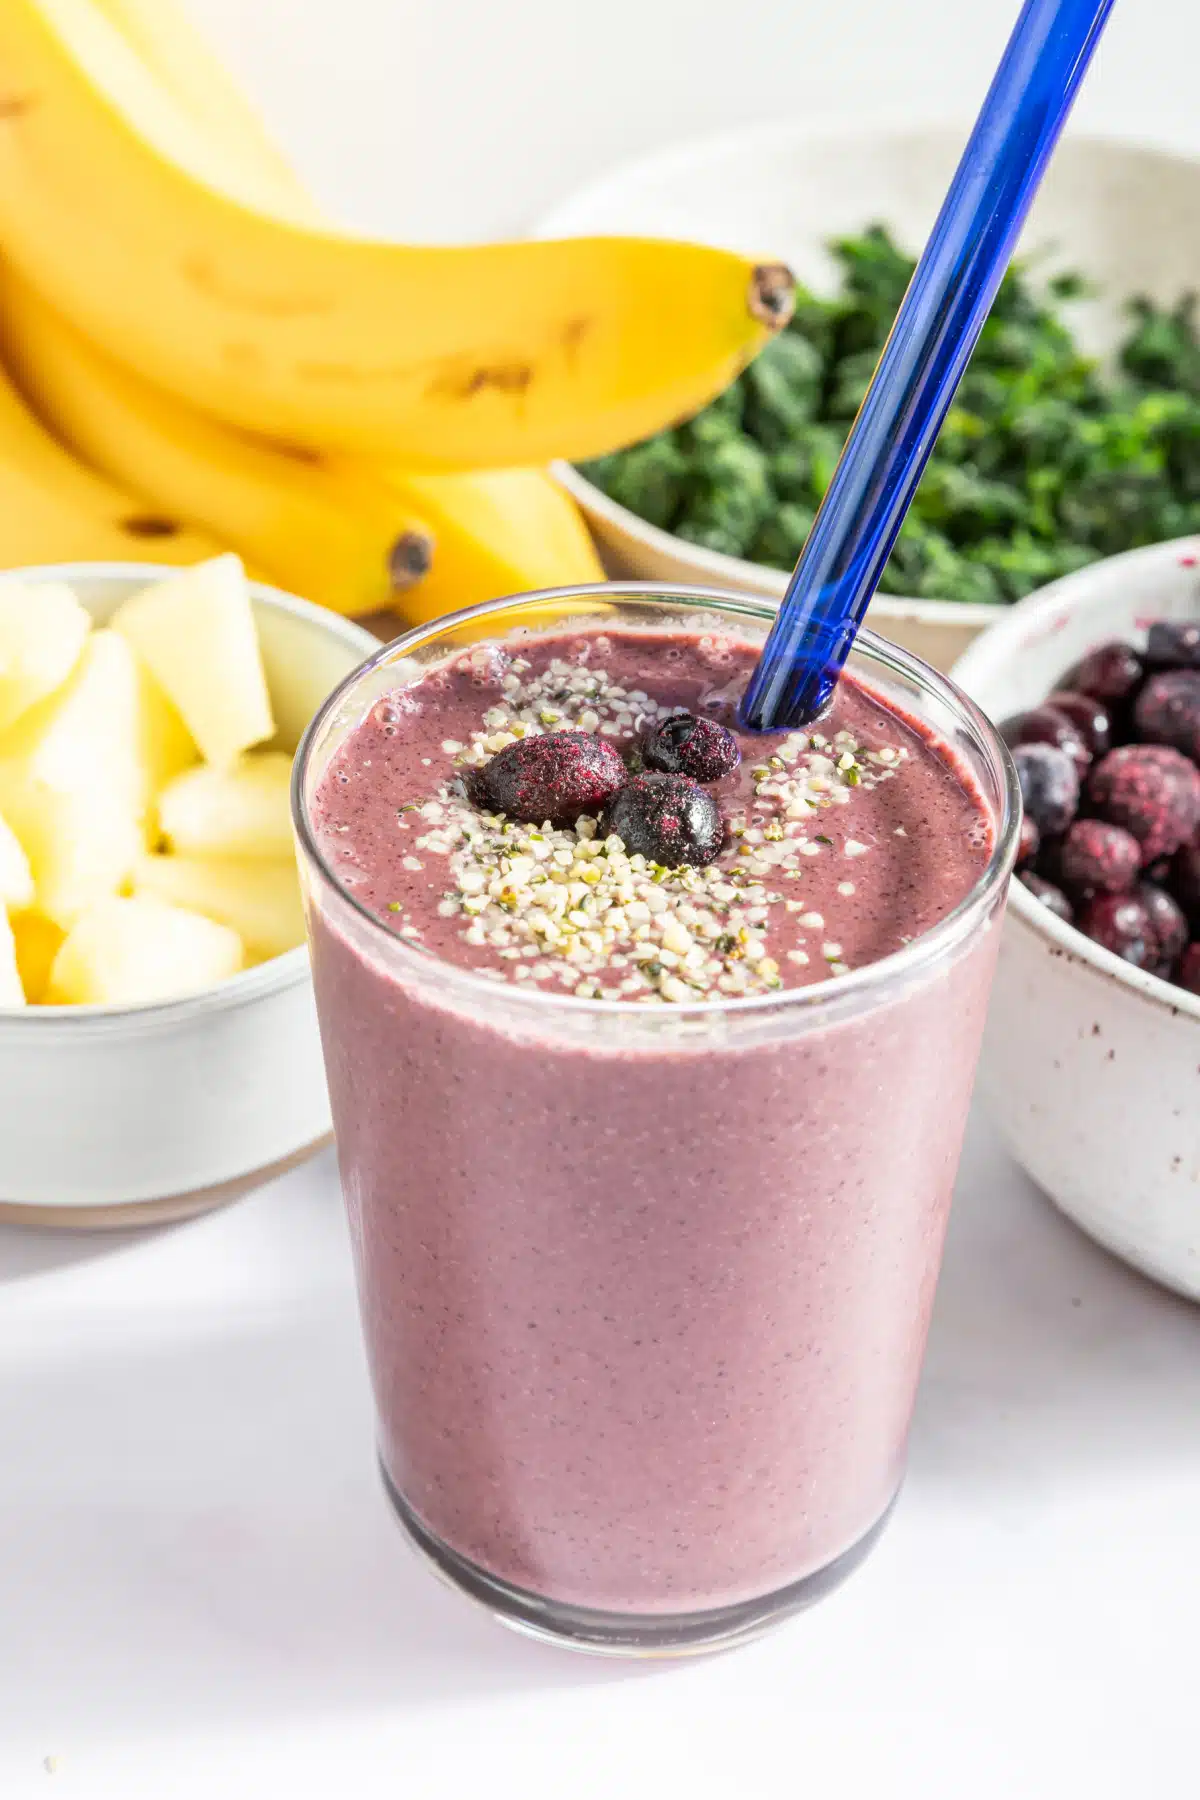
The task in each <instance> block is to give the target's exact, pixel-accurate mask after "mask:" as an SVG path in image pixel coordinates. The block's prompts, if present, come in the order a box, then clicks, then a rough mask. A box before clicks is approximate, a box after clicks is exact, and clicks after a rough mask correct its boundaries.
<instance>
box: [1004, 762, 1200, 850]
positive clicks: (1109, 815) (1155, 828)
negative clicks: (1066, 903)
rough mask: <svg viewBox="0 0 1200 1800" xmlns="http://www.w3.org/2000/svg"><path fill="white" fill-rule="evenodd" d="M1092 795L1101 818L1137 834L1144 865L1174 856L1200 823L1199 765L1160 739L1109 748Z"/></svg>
mask: <svg viewBox="0 0 1200 1800" xmlns="http://www.w3.org/2000/svg"><path fill="white" fill-rule="evenodd" d="M1024 754H1025V755H1032V754H1033V751H1032V747H1031V749H1030V750H1028V751H1025V752H1024ZM1087 796H1088V801H1089V803H1090V805H1091V808H1092V811H1093V812H1095V813H1097V814H1098V815H1099V816H1100V818H1102V819H1107V820H1108V822H1109V824H1110V825H1123V826H1124V828H1125V830H1126V831H1131V832H1132V833H1133V835H1134V837H1135V838H1136V839H1137V841H1138V843H1139V844H1140V845H1141V846H1142V864H1143V866H1145V865H1147V864H1149V863H1152V862H1156V861H1157V860H1158V858H1159V857H1160V856H1172V855H1174V853H1175V851H1176V850H1178V848H1179V846H1180V844H1184V843H1186V842H1187V841H1188V839H1189V838H1190V837H1191V836H1192V834H1193V833H1194V832H1195V830H1196V827H1197V825H1198V824H1200V770H1198V769H1197V768H1196V766H1195V764H1194V763H1191V762H1189V761H1188V759H1187V757H1186V756H1181V755H1180V753H1179V751H1178V750H1171V749H1168V748H1167V747H1166V746H1164V745H1161V744H1122V745H1121V746H1120V748H1119V749H1116V750H1110V751H1109V753H1108V755H1107V756H1106V757H1104V758H1103V759H1102V760H1101V761H1100V762H1098V763H1097V764H1096V766H1095V768H1094V769H1093V770H1092V773H1091V776H1090V778H1089V780H1088V788H1087Z"/></svg>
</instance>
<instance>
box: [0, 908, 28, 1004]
mask: <svg viewBox="0 0 1200 1800" xmlns="http://www.w3.org/2000/svg"><path fill="white" fill-rule="evenodd" d="M24 1004H25V989H24V987H23V986H22V985H21V972H20V970H19V969H18V968H17V946H16V944H15V943H14V942H13V929H12V926H11V925H10V924H9V922H8V914H7V913H6V912H5V910H4V908H3V907H2V906H0V1006H24Z"/></svg>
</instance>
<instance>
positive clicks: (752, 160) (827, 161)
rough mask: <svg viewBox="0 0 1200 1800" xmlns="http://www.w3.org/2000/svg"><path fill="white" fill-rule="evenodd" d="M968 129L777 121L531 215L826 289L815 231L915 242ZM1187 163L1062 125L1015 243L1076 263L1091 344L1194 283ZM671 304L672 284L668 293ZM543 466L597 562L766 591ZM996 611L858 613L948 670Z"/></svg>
mask: <svg viewBox="0 0 1200 1800" xmlns="http://www.w3.org/2000/svg"><path fill="white" fill-rule="evenodd" d="M968 130H969V126H968V125H967V124H966V123H963V124H962V125H958V126H937V127H928V126H926V127H920V128H916V127H911V126H900V125H896V126H881V125H879V124H878V123H876V122H872V123H871V124H869V125H865V126H864V125H863V124H862V123H859V124H846V125H844V126H838V127H831V126H829V125H804V124H785V125H774V126H766V127H758V128H754V129H751V130H742V131H736V132H732V133H727V134H725V135H723V136H720V137H714V138H708V139H704V140H701V141H699V142H693V143H688V144H684V145H682V146H680V147H677V148H675V149H672V150H668V151H665V152H663V153H660V154H658V155H655V156H652V157H649V158H647V159H645V160H642V161H639V162H636V163H633V164H630V165H628V166H626V167H624V168H621V169H618V170H617V171H616V172H615V173H614V174H611V175H609V176H607V177H605V178H604V179H603V180H601V181H599V182H597V183H596V184H594V185H593V186H590V187H588V188H586V189H584V190H583V191H582V192H580V193H578V194H576V195H574V196H572V197H571V198H569V199H568V200H566V201H565V202H563V203H562V204H561V205H559V206H558V207H556V208H555V209H554V211H553V212H552V213H551V214H549V215H548V216H547V217H546V218H543V219H540V220H539V221H538V225H537V230H538V233H539V235H541V236H560V235H561V236H572V235H578V234H580V233H590V232H610V231H629V232H635V233H641V234H646V235H650V236H662V237H674V238H679V237H687V238H695V239H699V240H701V241H703V242H707V243H714V244H720V245H724V246H727V247H729V248H733V249H737V250H741V251H745V252H748V253H750V254H752V255H766V254H770V255H772V256H776V257H783V258H785V259H786V261H787V262H789V263H790V264H791V266H792V267H793V268H794V269H795V271H796V274H797V275H798V276H799V277H800V279H801V280H803V281H805V282H807V283H808V284H809V285H810V286H811V287H813V288H815V289H817V290H818V291H826V292H829V291H832V289H833V287H834V286H835V270H834V268H833V265H832V264H831V262H830V260H829V257H828V255H827V253H826V251H825V247H824V246H825V245H826V243H827V242H828V241H829V239H830V238H833V237H839V236H843V235H845V234H847V233H853V232H858V231H861V230H862V228H863V226H865V225H868V224H871V223H874V222H875V221H880V222H882V223H884V224H887V225H889V226H891V227H892V229H893V230H894V231H895V233H896V235H897V237H898V238H899V240H900V242H901V243H902V244H904V245H905V246H906V247H909V248H911V249H913V250H914V251H915V250H917V249H919V248H920V246H921V245H922V244H923V242H924V241H925V238H926V236H927V235H928V232H929V228H930V226H931V225H932V223H933V220H934V218H935V216H936V213H937V209H938V206H939V205H940V203H941V200H942V198H943V196H944V194H945V191H946V186H947V183H948V181H949V178H950V175H951V172H952V171H953V169H954V166H955V164H956V162H957V160H958V157H959V154H960V152H961V150H962V146H963V144H964V143H965V142H966V138H967V134H968ZM1198 216H1200V161H1193V160H1190V159H1188V158H1187V157H1184V156H1179V155H1174V154H1170V153H1167V152H1163V151H1156V150H1152V149H1144V148H1139V147H1136V146H1133V145H1126V144H1122V143H1119V142H1116V141H1113V140H1109V139H1103V138H1087V137H1069V138H1068V139H1067V140H1066V142H1065V143H1063V144H1062V145H1061V146H1060V147H1059V149H1058V151H1057V153H1056V155H1055V158H1054V161H1053V162H1052V163H1051V165H1050V169H1049V171H1048V173H1047V175H1046V179H1045V182H1044V184H1043V187H1042V190H1041V192H1040V194H1039V196H1038V199H1037V203H1036V205H1035V207H1034V210H1033V213H1032V215H1031V217H1030V220H1029V224H1028V226H1027V228H1026V232H1025V235H1024V238H1023V240H1022V243H1021V254H1023V255H1029V254H1030V253H1033V252H1039V253H1041V254H1042V256H1043V257H1044V263H1043V265H1042V266H1044V267H1045V268H1046V269H1047V270H1050V269H1053V268H1056V267H1068V268H1077V269H1080V270H1081V271H1082V272H1083V273H1084V274H1085V275H1087V276H1089V277H1090V278H1092V279H1093V280H1094V281H1095V282H1097V283H1098V284H1099V286H1100V288H1101V290H1102V292H1101V295H1100V297H1099V298H1098V299H1096V300H1095V301H1092V302H1088V303H1087V304H1085V305H1081V306H1079V307H1077V308H1072V317H1073V319H1074V320H1075V323H1076V325H1077V327H1078V331H1079V336H1080V338H1081V340H1082V342H1083V343H1084V345H1085V346H1086V347H1087V348H1089V349H1091V350H1094V351H1098V352H1103V351H1105V350H1107V349H1108V348H1109V347H1110V346H1111V345H1112V343H1113V342H1114V340H1115V338H1116V336H1117V334H1118V332H1119V329H1120V325H1121V303H1122V302H1123V301H1124V300H1125V299H1126V298H1127V297H1128V296H1129V295H1130V294H1134V293H1147V294H1150V295H1152V296H1153V297H1154V298H1156V299H1158V300H1172V301H1173V300H1175V299H1177V298H1178V296H1179V295H1180V294H1181V293H1182V292H1184V291H1185V290H1187V289H1190V288H1200V234H1198V233H1197V232H1196V230H1195V221H1196V218H1197V217H1198ZM681 304H684V305H686V296H681ZM555 474H556V475H557V476H558V477H559V479H560V480H561V481H562V482H563V483H564V485H565V486H566V487H567V488H568V489H569V491H570V492H571V493H572V494H573V495H574V497H575V499H576V500H577V501H578V503H579V505H580V506H581V507H582V509H583V511H584V513H585V515H586V516H587V519H588V521H589V524H590V525H591V528H592V531H593V533H594V535H595V537H596V540H597V543H598V544H599V547H600V550H601V554H602V555H603V557H604V560H605V562H606V564H607V565H608V567H609V569H610V571H611V573H613V574H615V575H628V576H639V577H641V578H643V579H647V580H654V581H677V582H680V581H681V582H688V583H692V584H695V583H699V584H701V585H706V586H712V587H724V588H731V587H732V588H741V589H745V590H749V591H750V592H753V593H758V594H766V595H768V596H771V597H773V598H776V599H778V598H780V597H782V594H783V592H784V588H785V586H786V580H787V578H786V576H785V575H783V574H781V573H780V572H779V571H778V570H773V569H768V568H764V567H762V566H761V565H759V564H757V563H751V562H745V561H742V560H741V559H738V558H734V557H728V556H718V555H715V554H714V553H712V552H711V551H705V550H701V549H698V548H696V547H695V546H694V545H691V544H688V543H686V542H684V540H683V539H682V538H677V537H672V536H671V535H670V534H669V533H667V532H665V531H659V530H656V529H655V527H654V526H652V525H647V524H646V523H645V522H644V521H643V520H641V519H639V518H638V517H637V516H636V514H634V513H631V512H629V511H627V510H626V509H625V508H624V507H621V506H617V505H616V504H615V503H614V502H613V501H611V500H610V499H608V497H607V495H605V494H602V493H601V492H600V490H599V489H598V488H596V487H594V486H593V485H592V484H591V483H590V482H588V481H585V480H584V478H583V477H582V475H580V474H579V473H578V472H577V471H576V470H574V469H572V468H570V467H568V466H567V465H566V464H559V465H556V467H555ZM1009 610H1010V609H1009V608H1008V607H1004V606H971V605H966V604H962V603H958V602H950V601H941V600H903V599H897V598H894V597H893V596H891V595H879V596H877V597H876V599H875V601H874V602H873V604H872V607H871V620H870V622H871V624H872V625H873V626H874V628H875V629H876V630H877V631H879V632H882V633H883V635H884V636H885V637H889V638H892V639H893V640H894V641H895V642H896V643H898V644H902V645H904V647H905V648H906V649H909V650H913V651H915V652H916V654H917V655H919V656H923V657H924V658H925V659H926V661H928V662H931V663H933V664H934V665H935V667H937V668H940V669H948V668H949V667H950V666H951V664H952V663H953V662H954V660H955V659H956V658H957V657H958V656H959V655H961V653H962V652H963V651H964V650H965V649H966V647H967V645H968V644H969V643H970V642H971V640H972V639H973V638H974V637H975V636H976V635H977V634H978V633H979V632H980V631H982V630H983V629H984V628H985V627H986V626H988V625H990V624H991V623H992V622H993V620H995V619H996V618H1003V617H1004V616H1005V615H1006V614H1007V613H1008V611H1009Z"/></svg>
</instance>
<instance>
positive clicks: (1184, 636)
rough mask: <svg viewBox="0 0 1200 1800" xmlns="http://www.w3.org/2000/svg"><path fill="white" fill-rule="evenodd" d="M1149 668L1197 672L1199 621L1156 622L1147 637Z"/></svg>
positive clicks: (1164, 620)
mask: <svg viewBox="0 0 1200 1800" xmlns="http://www.w3.org/2000/svg"><path fill="white" fill-rule="evenodd" d="M1146 663H1147V665H1148V667H1149V668H1151V669H1200V621H1197V620H1195V619H1156V620H1155V622H1154V624H1153V625H1152V626H1151V627H1150V630H1149V632H1148V634H1147V637H1146Z"/></svg>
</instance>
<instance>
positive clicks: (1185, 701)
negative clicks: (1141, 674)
mask: <svg viewBox="0 0 1200 1800" xmlns="http://www.w3.org/2000/svg"><path fill="white" fill-rule="evenodd" d="M1133 722H1134V725H1135V726H1136V728H1137V734H1138V736H1139V737H1140V738H1142V739H1144V740H1145V742H1147V743H1150V744H1169V745H1170V746H1171V748H1172V749H1173V750H1182V752H1183V754H1184V755H1185V756H1190V757H1191V759H1192V761H1193V762H1200V669H1168V670H1166V671H1165V672H1164V673H1163V674H1161V675H1151V677H1150V679H1149V681H1147V683H1146V685H1145V687H1143V689H1142V691H1141V693H1140V694H1139V695H1138V697H1137V700H1136V701H1135V703H1134V708H1133Z"/></svg>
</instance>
